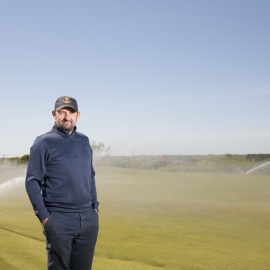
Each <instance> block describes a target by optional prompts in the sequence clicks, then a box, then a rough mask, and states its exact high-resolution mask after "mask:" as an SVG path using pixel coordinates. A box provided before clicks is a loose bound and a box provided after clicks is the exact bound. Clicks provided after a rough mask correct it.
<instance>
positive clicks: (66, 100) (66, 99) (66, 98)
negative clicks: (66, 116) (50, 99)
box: [63, 97, 71, 103]
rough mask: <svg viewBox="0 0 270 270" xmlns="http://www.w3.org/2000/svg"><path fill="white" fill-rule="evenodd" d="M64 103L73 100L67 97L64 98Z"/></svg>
mask: <svg viewBox="0 0 270 270" xmlns="http://www.w3.org/2000/svg"><path fill="white" fill-rule="evenodd" d="M63 102H64V103H70V102H71V100H70V99H69V97H65V99H64V100H63Z"/></svg>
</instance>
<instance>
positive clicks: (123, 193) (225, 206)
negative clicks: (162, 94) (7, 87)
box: [0, 167, 270, 270]
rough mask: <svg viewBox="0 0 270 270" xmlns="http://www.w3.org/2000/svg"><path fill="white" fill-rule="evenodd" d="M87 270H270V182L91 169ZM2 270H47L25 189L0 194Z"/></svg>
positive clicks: (252, 178) (261, 177) (260, 177)
mask: <svg viewBox="0 0 270 270" xmlns="http://www.w3.org/2000/svg"><path fill="white" fill-rule="evenodd" d="M96 171H97V177H96V180H97V187H98V194H99V200H100V214H99V217H100V232H99V237H98V243H97V247H96V254H95V258H94V264H93V270H104V269H112V270H114V269H117V270H119V269H121V270H125V269H127V270H133V269H134V270H135V269H138V270H139V269H140V270H157V269H160V270H161V269H170V270H173V269H177V270H178V269H188V270H193V269H194V270H197V269H198V270H199V269H213V270H214V269H215V270H216V269H224V270H225V269H226V270H227V269H235V270H240V269H243V270H248V269H250V270H251V269H252V270H254V269H258V270H265V269H270V256H269V254H270V232H269V224H270V215H269V213H270V176H268V175H243V174H232V173H230V174H229V173H228V174H225V173H224V174H221V173H184V172H165V173H164V176H163V181H162V174H161V172H159V171H149V170H135V169H120V168H112V167H106V168H105V167H97V168H96ZM0 193H1V194H0V211H1V218H0V243H1V245H0V269H20V270H23V269H27V270H28V269H35V270H39V269H45V267H46V266H45V264H46V261H45V259H46V252H45V243H44V236H43V234H42V229H41V225H40V224H39V222H38V220H37V218H36V217H35V216H34V214H33V212H32V208H31V206H30V203H29V201H28V198H27V196H26V194H25V191H24V187H23V183H21V184H18V185H17V186H16V187H15V188H14V189H12V190H9V191H8V192H4V193H3V191H0Z"/></svg>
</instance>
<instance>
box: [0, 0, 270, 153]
mask: <svg viewBox="0 0 270 270" xmlns="http://www.w3.org/2000/svg"><path fill="white" fill-rule="evenodd" d="M0 37H1V42H0V46H1V50H0V91H1V140H0V151H1V152H0V154H1V155H2V154H7V155H8V157H12V156H22V155H24V154H28V153H29V150H30V147H31V145H32V143H33V141H34V139H35V138H36V137H37V136H38V135H41V134H43V133H45V132H47V131H49V130H50V129H51V128H52V126H53V122H54V120H53V118H52V116H51V110H52V109H53V108H54V102H55V100H56V99H57V98H58V97H59V96H63V95H68V96H72V97H74V98H76V99H77V101H78V104H79V110H80V111H81V118H80V119H79V121H78V122H77V127H78V131H80V132H82V133H84V134H86V135H87V136H88V137H89V139H90V140H97V141H102V142H104V143H105V144H106V145H111V148H112V154H113V155H132V153H133V151H132V149H135V150H134V151H135V155H142V154H146V155H162V154H168V155H170V154H225V153H231V154H247V153H270V119H269V112H270V1H268V0H265V1H264V0H253V1H250V0H228V1H223V0H185V1H182V0H129V1H127V0H113V1H112V0H80V1H75V0H46V1H45V0H43V1H42V0H24V1H21V0H12V1H10V0H1V2H0Z"/></svg>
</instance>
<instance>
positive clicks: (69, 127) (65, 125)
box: [59, 121, 74, 132]
mask: <svg viewBox="0 0 270 270" xmlns="http://www.w3.org/2000/svg"><path fill="white" fill-rule="evenodd" d="M59 127H60V128H62V129H63V130H66V131H68V132H70V131H72V130H73V129H74V125H73V123H72V122H70V121H61V122H60V125H59Z"/></svg>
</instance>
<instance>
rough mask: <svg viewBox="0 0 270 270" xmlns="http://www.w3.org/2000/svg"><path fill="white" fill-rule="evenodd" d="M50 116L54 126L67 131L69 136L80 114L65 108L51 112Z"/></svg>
mask: <svg viewBox="0 0 270 270" xmlns="http://www.w3.org/2000/svg"><path fill="white" fill-rule="evenodd" d="M52 115H53V118H54V120H55V123H56V125H57V126H58V127H60V128H62V129H64V130H67V131H68V132H69V134H71V133H72V131H73V129H74V127H75V125H76V122H77V120H78V119H79V117H80V112H76V111H75V110H74V109H72V108H70V107H66V108H63V109H60V110H59V111H52Z"/></svg>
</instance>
